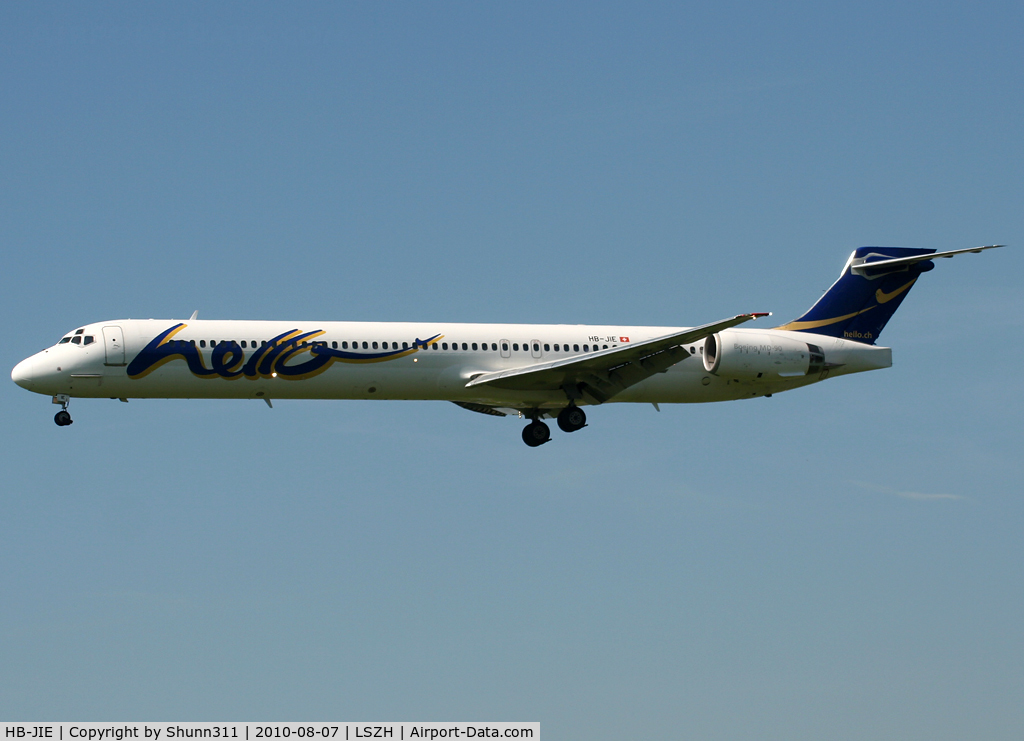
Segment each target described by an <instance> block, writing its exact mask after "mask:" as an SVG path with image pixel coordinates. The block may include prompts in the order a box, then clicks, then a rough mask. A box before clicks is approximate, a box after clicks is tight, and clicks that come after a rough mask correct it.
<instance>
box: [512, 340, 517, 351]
mask: <svg viewBox="0 0 1024 741" xmlns="http://www.w3.org/2000/svg"><path fill="white" fill-rule="evenodd" d="M512 349H513V350H515V351H516V352H519V343H518V342H513V343H512Z"/></svg>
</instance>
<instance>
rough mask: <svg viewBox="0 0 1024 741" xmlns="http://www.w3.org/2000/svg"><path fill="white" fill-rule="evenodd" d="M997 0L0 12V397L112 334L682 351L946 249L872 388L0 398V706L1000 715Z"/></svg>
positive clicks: (1018, 669) (1015, 307)
mask: <svg viewBox="0 0 1024 741" xmlns="http://www.w3.org/2000/svg"><path fill="white" fill-rule="evenodd" d="M1022 21H1024V10H1022V9H1021V6H1020V5H1019V4H1013V3H981V4H971V5H970V6H968V5H966V4H956V3H936V4H931V5H928V6H922V5H917V4H892V3H877V4H859V5H856V6H851V5H850V4H848V3H831V4H829V3H805V4H785V5H781V6H779V5H775V6H770V7H769V6H768V5H766V4H746V3H727V4H721V3H719V4H715V5H714V6H707V5H701V6H697V5H694V6H680V5H678V4H646V5H644V6H642V7H640V8H638V7H635V6H634V5H633V4H610V3H596V4H595V3H587V4H561V5H558V6H556V7H552V6H551V5H550V4H546V3H536V4H529V3H516V4H502V5H498V4H472V3H465V4H454V3H434V4H419V5H414V4H403V3H392V4H386V5H385V4H344V5H343V4H327V3H324V4H305V5H302V6H298V7H284V6H280V5H276V4H255V5H249V6H247V7H246V8H244V9H243V8H241V7H240V6H237V5H233V4H211V3H201V4H199V3H194V4H189V3H177V4H173V5H165V6H155V5H151V4H150V5H137V4H117V3H108V4H104V5H101V6H95V5H81V4H70V5H61V4H46V5H40V4H36V3H8V4H5V5H3V6H2V7H0V100H2V101H3V106H2V110H3V115H2V116H0V172H3V177H2V178H0V235H2V240H3V269H2V271H0V289H2V290H0V302H2V306H3V309H4V315H5V316H6V317H7V318H8V325H9V326H8V332H9V333H8V335H7V337H8V340H7V344H5V345H4V348H3V354H4V358H5V360H6V366H5V367H8V368H9V367H13V365H14V364H15V363H16V362H17V361H19V360H20V359H22V358H23V357H26V356H28V355H30V354H32V353H34V352H36V351H37V350H39V349H41V348H42V347H43V346H46V345H48V344H50V343H52V342H54V341H55V340H56V339H58V338H59V337H60V336H61V335H62V334H63V333H65V332H66V331H68V330H69V329H73V328H74V327H76V326H78V325H81V324H82V323H85V322H89V321H99V320H104V319H113V318H120V317H126V316H130V317H162V318H185V317H187V316H188V315H189V314H191V312H192V311H193V310H194V309H199V311H200V315H201V316H202V317H204V318H226V319H241V318H267V319H310V320H314V319H318V320H342V319H352V320H395V321H484V322H488V321H493V322H544V323H549V322H550V323H563V322H564V323H598V324H605V323H608V324H645V325H646V324H652V325H674V326H678V325H694V324H700V323H704V322H709V321H713V320H715V319H719V318H722V317H725V316H730V315H732V314H735V313H739V312H745V311H765V310H767V311H773V312H775V318H777V319H779V320H780V321H785V320H787V319H790V318H793V317H795V316H797V315H799V314H800V313H801V312H802V311H803V310H805V309H806V308H807V307H808V306H810V305H811V304H812V303H813V302H814V301H815V300H816V299H817V297H818V296H819V295H820V293H821V292H822V291H823V290H824V289H825V288H827V287H828V286H829V284H830V283H831V282H832V281H833V280H834V279H835V277H836V276H837V275H838V272H839V270H840V268H841V267H842V265H843V262H844V260H845V259H846V257H847V255H848V254H849V252H850V251H851V250H852V249H854V248H855V247H857V246H861V245H874V244H882V245H898V246H908V247H934V248H936V249H958V248H963V247H971V246H975V245H980V244H990V243H994V242H1005V243H1008V244H1010V245H1011V247H1009V248H1007V249H1004V250H999V251H994V252H989V253H985V254H983V255H967V256H964V257H960V258H957V259H956V260H953V261H941V262H940V264H938V265H937V269H936V270H935V271H933V272H931V273H929V274H928V275H927V276H925V279H924V280H922V281H921V282H920V283H919V285H918V287H917V288H916V289H915V290H914V292H913V294H912V295H911V296H910V298H909V299H908V300H907V301H906V302H905V303H904V305H903V307H902V308H901V309H900V311H899V313H898V314H897V315H896V317H895V318H894V320H893V321H892V322H891V323H890V324H889V326H888V327H887V328H886V330H885V333H884V334H883V335H882V343H883V344H887V345H891V346H892V347H893V348H894V367H893V368H891V369H889V370H885V371H880V372H875V373H870V374H863V375H861V376H859V377H849V378H841V379H836V380H834V381H830V382H828V383H824V384H819V385H817V386H815V387H812V388H809V389H804V390H801V391H797V392H793V393H789V394H782V395H778V396H776V397H774V398H772V399H760V400H754V401H749V402H738V403H730V404H717V405H710V406H680V407H671V406H665V407H663V408H662V412H661V413H660V414H659V413H657V412H655V411H654V410H653V409H652V408H651V407H642V406H636V407H630V406H619V405H608V406H605V407H602V408H601V409H597V410H594V411H593V412H592V413H591V414H590V423H591V424H590V427H588V428H587V429H586V430H584V431H582V432H580V433H578V434H574V435H571V436H566V435H558V436H556V439H555V440H554V442H552V443H551V444H549V445H545V446H543V447H542V448H539V449H536V450H530V449H528V448H526V447H525V446H524V445H523V444H522V442H521V441H520V440H519V431H520V429H519V428H520V425H519V424H518V423H517V422H514V421H509V420H499V419H492V418H488V417H484V416H482V415H474V414H471V413H468V412H465V411H463V410H461V409H458V408H456V407H455V406H453V405H450V404H445V403H428V402H422V403H399V402H394V403H388V402H377V403H372V402H326V401H325V402H291V403H288V402H281V403H279V404H276V405H275V408H274V409H273V410H270V409H267V408H266V407H265V406H264V405H262V404H257V403H248V402H238V401H234V402H231V401H193V402H186V401H155V400H154V401H132V402H131V403H129V404H119V403H116V402H110V401H101V400H96V401H90V400H80V401H76V402H74V403H73V405H72V412H73V413H74V417H75V420H76V421H75V424H74V426H73V427H70V428H57V427H56V426H55V425H54V424H53V422H52V413H53V409H52V408H51V405H50V404H49V401H48V400H47V399H45V398H43V397H40V396H36V395H32V394H29V393H27V392H25V391H24V390H22V389H20V388H18V387H16V386H15V385H14V384H13V383H7V384H6V385H5V386H3V388H2V390H0V412H2V415H3V419H4V420H5V423H4V425H3V426H2V427H0V430H2V432H0V434H2V436H3V439H2V445H0V451H2V452H0V456H2V458H0V462H2V465H3V470H4V472H5V479H6V485H5V486H4V487H3V493H2V495H0V523H2V524H3V537H2V538H0V559H2V563H3V568H2V569H0V717H4V718H9V719H10V718H28V719H54V718H60V719H80V720H107V719H110V720H125V719H135V720H142V719H148V720H222V719H239V720H263V719H268V720H283V719H334V720H360V719H363V718H373V719H380V720H451V719H458V720H539V721H540V722H541V727H542V730H543V733H544V734H545V736H547V737H549V738H581V739H582V738H588V739H591V738H609V739H611V738H627V737H628V738H637V737H640V736H641V735H643V734H649V735H652V736H665V735H673V736H681V737H692V738H706V739H714V738H723V739H735V738H759V739H770V738H780V739H783V738H784V739H804V738H806V739H823V738H836V739H847V738H900V739H908V738H909V739H912V738H921V739H943V738H949V739H959V738H964V737H979V738H982V737H984V738H993V739H995V738H1019V737H1020V735H1021V733H1022V732H1024V711H1022V710H1021V703H1020V697H1021V695H1022V692H1024V669H1022V667H1024V636H1022V632H1021V629H1020V626H1021V624H1022V623H1024V546H1022V544H1021V537H1020V532H1021V528H1022V525H1024V504H1022V501H1021V485H1020V481H1021V480H1022V474H1024V465H1022V460H1021V456H1020V439H1021V421H1020V420H1021V418H1022V413H1024V398H1022V397H1024V394H1022V391H1021V385H1020V383H1019V382H1018V380H1017V378H1018V375H1019V372H1020V370H1019V369H1020V368H1021V367H1022V366H1024V362H1022V361H1024V351H1022V343H1021V337H1022V329H1024V319H1022V316H1024V311H1022V309H1024V300H1022V298H1021V296H1020V285H1021V275H1022V269H1024V258H1022V256H1021V255H1022V253H1021V251H1020V247H1019V245H1020V244H1021V243H1022V242H1024V239H1022V236H1021V235H1022V226H1024V224H1022V216H1021V212H1022V209H1021V194H1022V192H1024V187H1022V186H1024V176H1022V172H1024V168H1022V165H1024V149H1022V147H1021V143H1020V142H1021V139H1020V136H1021V133H1020V132H1021V131H1024V104H1022V101H1024V96H1022V92H1024V91H1022V82H1021V77H1020V73H1019V71H1020V68H1021V62H1022V61H1024V60H1022V56H1021V52H1020V44H1019V37H1020V31H1021V28H1022Z"/></svg>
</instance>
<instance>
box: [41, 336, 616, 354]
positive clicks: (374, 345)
mask: <svg viewBox="0 0 1024 741" xmlns="http://www.w3.org/2000/svg"><path fill="white" fill-rule="evenodd" d="M77 339H78V338H77V337H75V338H73V339H72V340H71V341H72V342H74V341H75V340H77ZM67 341H68V338H67V337H65V338H64V339H63V340H61V342H67ZM174 341H175V342H186V340H174ZM90 342H92V338H91V337H87V338H86V342H85V344H87V345H88V344H89V343H90ZM187 342H189V344H192V345H195V344H196V341H195V340H188V341H187ZM230 342H233V340H209V341H207V340H199V343H198V344H199V347H203V348H205V347H207V346H209V347H211V348H214V347H217V345H224V344H228V343H230ZM238 344H239V345H240V346H241V347H242V348H243V349H248V348H250V347H252V348H253V349H255V348H257V347H263V346H265V345H266V344H267V341H266V340H262V341H260V342H257V341H256V340H242V341H241V342H239V343H238ZM511 344H512V352H520V344H519V343H518V342H513V343H511ZM313 345H321V346H323V347H326V346H327V343H326V342H303V343H301V346H302V347H309V346H313ZM339 345H340V349H342V350H348V349H349V348H350V347H351V349H353V350H359V349H363V350H398V349H402V350H408V349H409V343H408V342H403V343H402V344H401V347H399V344H398V343H397V342H386V341H385V342H376V341H372V342H371V341H368V340H364V341H362V342H358V341H353V342H351V343H350V342H348V340H342V341H341V342H340V343H339V342H338V341H337V340H335V341H333V342H331V347H332V348H334V349H335V350H337V349H339ZM582 347H583V352H590V351H591V348H593V349H594V350H600V349H604V350H607V349H608V345H603V346H599V345H589V344H585V345H583V346H582ZM460 348H461V349H462V350H476V351H481V350H482V351H485V352H486V351H488V350H490V351H491V352H497V351H498V343H497V342H492V343H490V344H489V345H488V343H486V342H479V343H478V342H463V343H461V344H460V343H458V342H452V343H450V344H449V343H447V342H432V343H431V344H430V349H431V350H459V349H460ZM501 350H502V352H509V343H507V342H502V343H501ZM522 352H530V343H527V342H524V343H522ZM533 352H535V353H539V352H540V343H538V342H535V343H533ZM544 352H552V345H551V344H550V343H547V342H545V343H544ZM554 352H580V345H579V344H574V345H572V350H570V349H569V344H568V343H559V342H556V343H554Z"/></svg>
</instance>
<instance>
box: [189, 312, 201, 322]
mask: <svg viewBox="0 0 1024 741" xmlns="http://www.w3.org/2000/svg"><path fill="white" fill-rule="evenodd" d="M197 316H199V309H196V310H195V311H193V312H192V316H190V317H189V318H188V320H189V321H190V322H191V321H194V320H195V318H196V317H197Z"/></svg>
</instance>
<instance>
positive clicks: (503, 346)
mask: <svg viewBox="0 0 1024 741" xmlns="http://www.w3.org/2000/svg"><path fill="white" fill-rule="evenodd" d="M501 349H502V351H503V352H508V343H507V342H502V343H501Z"/></svg>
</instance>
